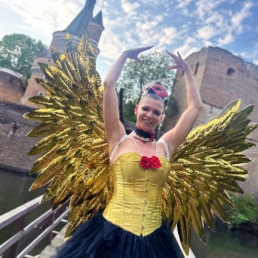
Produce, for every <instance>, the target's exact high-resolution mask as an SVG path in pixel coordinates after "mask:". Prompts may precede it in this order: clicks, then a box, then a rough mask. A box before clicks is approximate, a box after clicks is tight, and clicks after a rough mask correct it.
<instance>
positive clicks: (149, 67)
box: [117, 52, 175, 103]
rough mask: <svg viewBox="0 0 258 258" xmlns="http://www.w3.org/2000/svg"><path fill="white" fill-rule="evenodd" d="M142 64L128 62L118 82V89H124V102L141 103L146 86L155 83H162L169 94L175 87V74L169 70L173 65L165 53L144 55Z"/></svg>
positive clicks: (132, 61)
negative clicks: (140, 99)
mask: <svg viewBox="0 0 258 258" xmlns="http://www.w3.org/2000/svg"><path fill="white" fill-rule="evenodd" d="M140 58H141V60H142V64H140V63H138V62H135V61H134V60H129V61H128V62H126V64H125V66H124V69H123V72H122V74H121V76H120V79H119V81H118V83H117V84H118V85H117V89H118V90H119V89H120V88H124V101H125V103H127V102H129V101H133V102H134V101H136V102H138V101H139V98H140V96H141V92H142V88H143V86H144V85H145V84H147V83H149V82H151V81H155V82H159V83H161V84H162V85H163V86H164V87H165V88H166V89H167V90H168V91H169V92H171V90H172V87H173V79H174V75H175V72H174V71H173V70H170V71H168V70H167V68H168V67H169V66H170V65H171V64H172V63H173V61H172V59H171V58H170V57H169V56H168V55H167V54H166V53H165V52H152V53H150V54H148V55H142V56H141V57H140Z"/></svg>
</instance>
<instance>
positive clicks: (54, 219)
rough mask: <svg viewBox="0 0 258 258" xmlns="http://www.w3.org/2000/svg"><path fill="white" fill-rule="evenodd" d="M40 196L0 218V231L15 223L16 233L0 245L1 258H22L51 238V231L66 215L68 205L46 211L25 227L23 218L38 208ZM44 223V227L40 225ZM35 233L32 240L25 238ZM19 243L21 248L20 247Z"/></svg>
mask: <svg viewBox="0 0 258 258" xmlns="http://www.w3.org/2000/svg"><path fill="white" fill-rule="evenodd" d="M41 199H42V196H39V197H37V198H35V199H33V200H31V201H30V202H27V203H25V204H23V205H21V206H19V207H18V208H16V209H13V210H11V211H9V212H7V213H5V214H3V215H1V216H0V230H1V229H3V228H5V227H7V226H8V225H10V224H11V223H13V222H15V221H17V222H18V224H19V227H18V228H17V231H16V232H15V233H14V235H13V236H11V237H10V238H9V239H7V240H6V241H5V242H4V243H2V244H1V245H0V257H1V258H22V257H24V256H25V255H27V254H28V253H29V252H30V251H32V250H33V249H34V248H35V247H36V246H37V245H38V244H39V243H40V242H42V240H43V239H45V238H46V237H47V236H50V240H51V239H52V238H53V234H52V232H53V229H54V228H55V227H56V226H57V225H58V224H59V223H60V222H61V221H62V220H63V219H65V218H66V216H67V215H68V212H69V209H68V208H67V206H68V203H66V204H64V205H63V206H61V207H60V208H58V209H56V210H52V209H48V210H47V211H45V212H44V213H43V214H42V215H40V216H39V217H38V218H36V219H35V220H34V221H32V222H30V223H29V224H28V225H26V226H25V224H24V221H25V216H26V215H27V214H28V213H29V212H31V211H33V210H35V209H36V208H37V207H39V206H40V205H41V204H40V201H41ZM43 222H44V226H42V223H43ZM32 231H35V232H34V234H36V235H37V236H36V237H35V238H34V239H33V240H29V239H28V238H27V236H28V233H31V232H32ZM21 242H22V243H23V246H21ZM24 246H25V247H24Z"/></svg>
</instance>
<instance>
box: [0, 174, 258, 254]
mask: <svg viewBox="0 0 258 258" xmlns="http://www.w3.org/2000/svg"><path fill="white" fill-rule="evenodd" d="M33 180H34V178H33V177H31V176H28V175H24V174H18V173H12V172H10V171H4V170H2V169H0V215H1V214H3V213H5V212H8V211H10V210H12V209H14V208H16V207H18V206H20V205H22V204H24V203H26V202H28V201H30V200H32V199H34V198H35V197H37V196H39V195H41V194H43V192H44V189H39V190H35V191H32V192H29V188H30V186H31V184H32V182H33ZM219 225H221V224H219ZM12 230H13V229H8V230H7V231H8V232H6V231H3V230H2V231H0V244H1V243H2V242H3V240H4V239H6V238H7V237H10V236H11V232H9V231H12ZM207 236H208V237H207V238H208V244H206V245H204V244H203V243H202V242H201V241H200V240H199V239H197V237H195V235H193V239H192V249H193V251H194V253H195V254H196V257H197V258H240V257H241V258H242V257H245V258H256V257H258V236H257V235H254V234H252V233H249V232H245V231H232V230H228V229H227V228H226V227H224V226H219V227H217V232H216V233H213V232H208V233H207Z"/></svg>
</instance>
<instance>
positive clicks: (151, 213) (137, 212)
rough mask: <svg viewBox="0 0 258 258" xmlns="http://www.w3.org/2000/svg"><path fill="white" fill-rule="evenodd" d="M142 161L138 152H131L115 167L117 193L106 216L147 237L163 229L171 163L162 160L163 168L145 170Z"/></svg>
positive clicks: (116, 163)
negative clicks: (162, 209)
mask: <svg viewBox="0 0 258 258" xmlns="http://www.w3.org/2000/svg"><path fill="white" fill-rule="evenodd" d="M140 159H141V157H140V155H139V154H138V153H136V152H128V153H124V154H122V155H121V156H120V157H119V158H118V159H117V160H116V162H115V163H114V164H113V171H114V172H115V177H116V179H115V180H116V181H115V188H114V194H113V196H112V198H111V200H110V202H109V203H108V205H107V207H106V209H105V211H104V213H103V216H104V217H105V219H106V220H108V221H110V222H112V223H113V224H115V225H117V226H120V227H121V228H123V229H125V230H127V231H129V232H131V233H133V234H135V235H138V236H140V235H143V236H146V235H148V234H150V233H152V232H153V231H154V230H156V229H157V228H159V227H160V226H161V222H162V216H161V212H160V205H161V194H162V189H163V186H164V184H165V182H166V180H167V176H168V172H169V166H170V163H169V162H168V160H167V159H166V157H159V159H160V162H161V167H160V168H158V169H143V168H142V167H140V165H139V162H140Z"/></svg>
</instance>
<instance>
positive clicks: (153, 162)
mask: <svg viewBox="0 0 258 258" xmlns="http://www.w3.org/2000/svg"><path fill="white" fill-rule="evenodd" d="M140 166H141V167H143V168H144V169H149V168H160V167H161V164H160V160H159V158H158V157H156V156H152V157H151V158H148V157H146V156H142V158H141V160H140Z"/></svg>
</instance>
